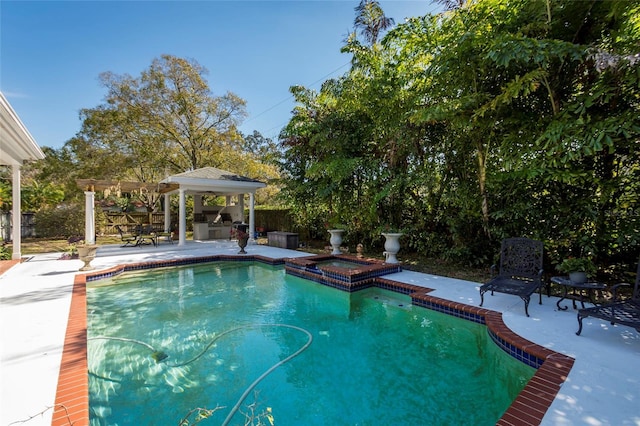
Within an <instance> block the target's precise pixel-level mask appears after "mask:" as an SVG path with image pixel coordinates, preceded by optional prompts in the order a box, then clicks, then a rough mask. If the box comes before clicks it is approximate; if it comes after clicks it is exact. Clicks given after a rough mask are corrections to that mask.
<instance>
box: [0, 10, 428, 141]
mask: <svg viewBox="0 0 640 426" xmlns="http://www.w3.org/2000/svg"><path fill="white" fill-rule="evenodd" d="M357 5H358V0H350V1H346V0H318V1H310V0H297V1H269V0H263V1H243V0H234V1H219V0H208V1H188V2H187V1H182V2H173V1H135V2H134V1H105V2H98V1H7V0H1V1H0V90H1V91H2V92H3V93H4V95H5V96H6V97H7V99H8V100H9V102H10V103H11V105H12V106H13V108H14V109H15V110H16V112H17V113H18V115H19V116H20V118H21V119H22V121H23V122H24V124H25V125H26V126H27V128H28V129H29V131H30V132H31V134H32V135H33V137H34V138H35V140H36V142H37V143H38V144H39V145H40V146H48V147H52V148H59V147H61V146H62V145H63V144H64V143H65V142H66V141H67V140H69V139H70V138H72V137H73V136H74V135H75V134H76V133H77V132H78V130H79V129H80V125H81V122H80V119H79V116H78V113H79V111H80V109H82V108H93V107H96V106H98V105H99V104H100V103H101V102H102V101H103V98H104V95H105V94H106V89H105V88H103V87H102V86H101V85H100V84H99V82H98V75H99V74H100V73H101V72H104V71H111V72H113V73H115V74H129V75H132V76H134V77H138V76H139V75H140V73H141V72H142V71H143V70H145V69H147V68H148V67H149V66H150V65H151V62H152V60H153V59H154V58H158V57H160V55H162V54H170V55H174V56H178V57H183V58H190V59H194V60H196V61H197V62H198V63H200V64H201V65H202V66H204V67H205V68H207V69H208V70H209V74H208V75H207V76H206V77H207V80H208V82H209V86H210V87H211V89H212V91H213V93H214V94H215V95H222V94H224V93H226V92H227V91H231V92H233V93H235V94H236V95H238V96H240V97H241V98H243V99H244V100H246V101H247V111H248V114H249V115H248V117H247V119H246V120H245V121H244V123H243V124H242V126H241V127H240V129H241V130H242V131H243V132H244V133H245V134H247V133H251V132H253V130H258V131H259V132H260V133H262V134H263V135H264V136H266V137H271V138H273V139H274V140H275V139H277V135H278V133H279V131H280V129H281V128H282V127H283V126H284V125H285V124H286V123H287V122H288V120H289V118H290V117H291V110H292V109H293V106H294V102H293V100H292V98H291V96H290V93H289V87H290V86H292V85H298V84H300V85H303V86H305V87H310V88H314V89H318V88H319V86H320V83H321V82H322V81H324V80H326V79H327V78H330V77H335V76H339V75H342V74H344V73H345V72H346V71H348V69H349V61H350V56H349V55H347V54H342V53H340V48H341V47H342V46H343V44H344V39H345V37H346V35H347V34H348V33H349V31H351V30H352V28H353V20H354V17H355V11H354V7H356V6H357ZM380 5H381V7H382V9H383V10H384V11H385V14H386V15H387V16H388V17H391V18H393V19H394V20H395V22H396V24H398V23H401V22H403V21H404V19H405V18H406V17H412V16H422V15H425V14H427V13H431V12H434V11H436V10H437V6H436V5H434V4H432V3H431V2H430V1H429V0H413V1H403V0H395V1H394V0H389V1H380Z"/></svg>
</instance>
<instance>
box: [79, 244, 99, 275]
mask: <svg viewBox="0 0 640 426" xmlns="http://www.w3.org/2000/svg"><path fill="white" fill-rule="evenodd" d="M97 250H98V246H97V245H96V244H88V245H81V246H78V258H79V259H80V260H82V261H83V262H84V266H82V268H80V270H81V271H90V270H92V269H93V266H91V265H90V263H91V261H92V260H93V259H95V258H96V251H97Z"/></svg>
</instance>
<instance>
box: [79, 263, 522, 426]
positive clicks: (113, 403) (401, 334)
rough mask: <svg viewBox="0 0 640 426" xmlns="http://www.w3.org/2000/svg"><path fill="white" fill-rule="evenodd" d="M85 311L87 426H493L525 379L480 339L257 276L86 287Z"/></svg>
mask: <svg viewBox="0 0 640 426" xmlns="http://www.w3.org/2000/svg"><path fill="white" fill-rule="evenodd" d="M87 308H88V339H89V340H88V354H89V360H88V361H89V371H90V374H89V388H90V389H89V390H90V409H91V424H92V425H178V424H179V422H180V420H181V419H183V418H184V417H185V416H187V414H189V412H190V411H192V410H194V409H196V408H207V409H214V408H215V407H219V408H218V409H217V410H216V411H215V412H213V413H212V415H211V417H209V418H207V419H205V420H203V421H202V422H201V423H200V424H203V425H206V424H210V425H221V424H224V423H225V422H228V424H231V425H244V424H258V421H262V423H261V424H269V416H272V418H273V420H274V424H276V425H278V426H285V425H418V424H451V425H454V424H455V425H457V424H473V425H483V424H486V425H489V424H495V422H496V420H497V419H498V418H500V416H501V415H502V413H503V412H504V411H505V410H506V409H507V408H508V406H509V405H510V404H511V402H512V401H513V399H515V397H516V396H517V394H518V393H519V392H520V391H521V390H522V388H523V387H524V386H525V384H526V382H527V381H528V380H529V379H530V378H531V377H532V376H533V374H534V369H533V368H531V367H528V366H526V365H524V364H522V363H520V362H518V361H517V360H515V359H513V358H512V357H510V356H508V355H507V354H506V353H504V352H503V351H501V350H500V349H499V348H497V347H496V346H495V345H494V344H493V343H492V342H491V341H490V338H489V337H488V335H487V332H486V328H485V327H483V326H481V325H478V324H475V323H471V322H468V321H464V320H461V319H458V318H454V317H451V316H448V315H445V314H441V313H438V312H434V311H430V310H427V309H424V308H420V307H414V306H411V304H410V299H409V298H408V297H407V296H402V295H399V294H396V293H391V292H386V291H383V290H378V289H368V290H363V291H361V292H357V293H353V294H348V293H345V292H342V291H338V290H335V289H332V288H329V287H326V286H323V285H320V284H317V283H313V282H310V281H307V280H303V279H300V278H296V277H292V276H287V275H285V273H284V270H283V269H281V268H274V267H270V266H266V265H262V264H260V263H249V264H247V263H244V262H237V263H234V262H221V263H209V264H203V265H197V266H193V267H180V268H167V269H161V270H155V271H146V272H144V273H135V274H126V275H121V276H119V277H116V278H114V279H110V280H101V281H96V282H93V283H90V284H89V285H88V288H87ZM307 333H309V334H307ZM309 335H310V336H311V338H312V341H311V343H310V344H309V341H310V340H311V339H310V337H309ZM307 345H308V346H307ZM299 351H301V352H299ZM296 353H298V354H297V355H295V354H296ZM293 355H295V356H294V357H293V358H291V359H289V360H287V358H288V357H290V356H293ZM283 361H286V362H284V363H282V362H283ZM280 363H282V364H281V365H278V364H280ZM274 366H277V367H275V368H274ZM270 369H272V371H271V372H270V374H268V375H266V376H264V377H263V378H262V380H260V381H258V382H257V383H256V384H255V387H254V388H251V385H252V384H253V383H254V382H255V381H256V379H258V378H259V377H261V376H262V375H263V374H264V373H265V372H267V371H269V370H270ZM245 393H246V394H247V395H248V396H247V398H246V399H244V400H243V401H241V402H239V400H240V398H241V396H242V395H243V394H245ZM236 405H237V406H238V407H239V408H238V409H237V410H236V411H234V406H236ZM190 422H191V423H190V424H192V422H193V417H191V418H190Z"/></svg>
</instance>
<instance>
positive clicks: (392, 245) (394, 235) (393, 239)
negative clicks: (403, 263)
mask: <svg viewBox="0 0 640 426" xmlns="http://www.w3.org/2000/svg"><path fill="white" fill-rule="evenodd" d="M382 236H383V237H384V238H385V242H384V252H382V254H383V255H384V258H385V262H386V263H399V261H398V258H397V257H396V255H397V254H398V252H399V251H400V237H402V233H401V232H388V233H383V234H382Z"/></svg>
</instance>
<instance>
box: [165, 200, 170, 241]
mask: <svg viewBox="0 0 640 426" xmlns="http://www.w3.org/2000/svg"><path fill="white" fill-rule="evenodd" d="M170 209H171V195H169V194H164V232H171V211H170Z"/></svg>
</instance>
